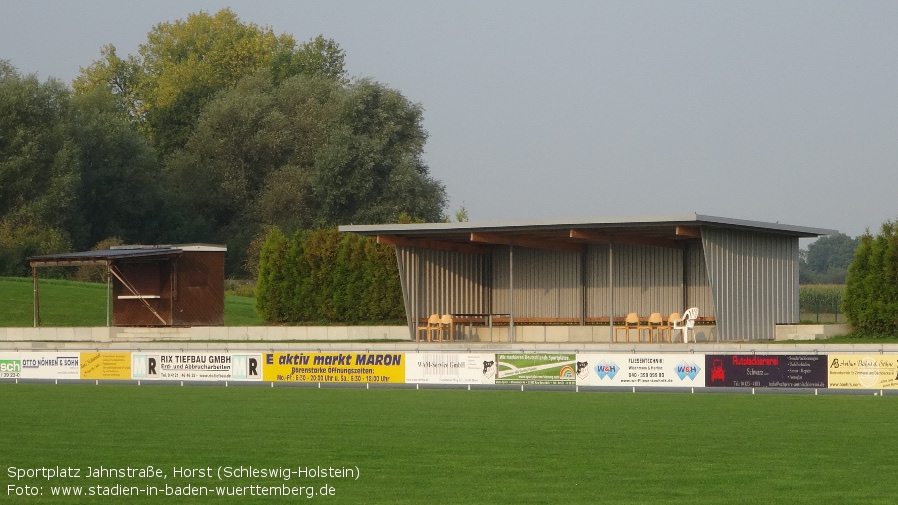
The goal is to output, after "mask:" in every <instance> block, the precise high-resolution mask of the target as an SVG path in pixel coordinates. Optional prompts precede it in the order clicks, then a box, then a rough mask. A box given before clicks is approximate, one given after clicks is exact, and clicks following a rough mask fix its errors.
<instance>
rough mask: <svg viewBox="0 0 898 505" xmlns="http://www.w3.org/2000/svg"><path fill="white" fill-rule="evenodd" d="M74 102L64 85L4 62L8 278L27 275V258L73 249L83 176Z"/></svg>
mask: <svg viewBox="0 0 898 505" xmlns="http://www.w3.org/2000/svg"><path fill="white" fill-rule="evenodd" d="M69 104H70V96H69V92H68V90H67V89H66V88H65V87H64V86H63V85H62V84H61V83H60V82H58V81H56V80H53V79H48V80H47V81H46V82H44V83H40V82H38V80H37V78H36V77H35V76H34V75H29V76H22V75H20V74H19V73H18V72H17V71H16V70H15V69H14V68H13V67H12V66H11V65H10V64H9V63H8V62H5V61H0V249H2V250H0V263H5V266H3V267H2V269H3V271H5V272H6V273H7V274H8V275H9V274H13V273H20V272H22V271H23V270H24V272H25V273H26V274H27V268H26V267H25V264H24V260H25V258H26V257H27V256H30V255H33V254H42V253H53V252H60V251H62V250H66V249H67V248H68V247H69V243H70V236H71V234H70V230H71V225H72V221H73V218H74V217H75V216H76V215H77V213H76V212H75V203H76V197H75V195H76V188H77V186H78V184H79V177H80V173H79V170H78V159H77V148H76V146H75V144H74V142H73V141H72V140H71V138H70V137H69V135H68V131H67V125H68V114H69Z"/></svg>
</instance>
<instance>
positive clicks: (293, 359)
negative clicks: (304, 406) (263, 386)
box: [262, 351, 405, 384]
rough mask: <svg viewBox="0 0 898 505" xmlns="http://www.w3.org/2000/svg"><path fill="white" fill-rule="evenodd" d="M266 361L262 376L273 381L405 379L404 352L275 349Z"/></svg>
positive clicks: (398, 381) (263, 365) (389, 380)
mask: <svg viewBox="0 0 898 505" xmlns="http://www.w3.org/2000/svg"><path fill="white" fill-rule="evenodd" d="M262 361H263V363H262V379H263V380H265V381H270V382H347V383H353V382H355V383H369V382H387V383H391V384H395V383H398V384H402V383H404V382H405V354H404V353H391V352H383V353H371V352H364V353H359V352H349V351H347V352H339V353H310V352H274V353H266V354H264V355H263V356H262Z"/></svg>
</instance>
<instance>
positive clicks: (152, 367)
mask: <svg viewBox="0 0 898 505" xmlns="http://www.w3.org/2000/svg"><path fill="white" fill-rule="evenodd" d="M131 378H133V379H138V380H192V381H261V380H262V355H261V354H234V353H192V352H180V353H146V354H144V353H132V354H131Z"/></svg>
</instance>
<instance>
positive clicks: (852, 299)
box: [842, 221, 898, 337]
mask: <svg viewBox="0 0 898 505" xmlns="http://www.w3.org/2000/svg"><path fill="white" fill-rule="evenodd" d="M842 312H844V313H845V316H846V317H847V318H848V322H849V323H851V324H852V325H853V326H854V327H855V329H856V330H857V331H858V332H859V333H864V334H868V335H870V336H874V337H880V336H881V337H893V336H896V335H898V222H892V221H887V222H885V223H883V225H882V229H881V231H880V233H879V234H878V235H877V236H875V237H874V236H872V235H871V234H870V233H865V234H864V235H861V237H860V244H859V245H858V248H857V250H856V251H855V254H854V261H853V262H852V263H851V266H849V267H848V278H847V279H846V281H845V295H844V296H843V298H842Z"/></svg>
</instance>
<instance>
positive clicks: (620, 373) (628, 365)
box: [576, 354, 705, 387]
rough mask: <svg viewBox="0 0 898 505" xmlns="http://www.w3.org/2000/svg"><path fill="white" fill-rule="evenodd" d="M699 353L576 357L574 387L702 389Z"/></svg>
mask: <svg viewBox="0 0 898 505" xmlns="http://www.w3.org/2000/svg"><path fill="white" fill-rule="evenodd" d="M704 364H705V362H704V355H702V354H578V355H577V368H576V371H577V385H580V386H651V387H704V386H705V374H704V370H702V367H703V366H704Z"/></svg>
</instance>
